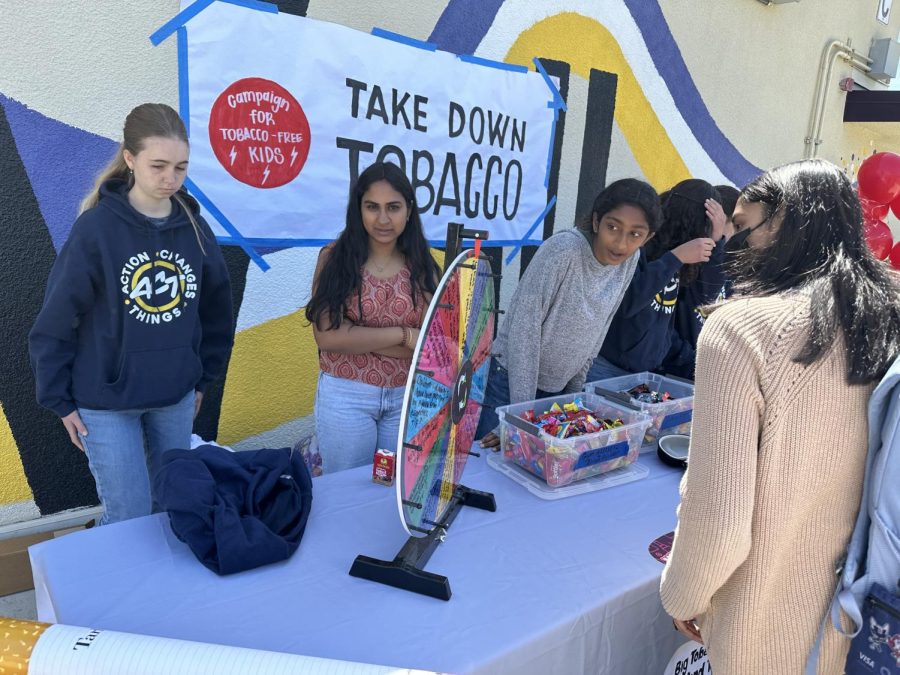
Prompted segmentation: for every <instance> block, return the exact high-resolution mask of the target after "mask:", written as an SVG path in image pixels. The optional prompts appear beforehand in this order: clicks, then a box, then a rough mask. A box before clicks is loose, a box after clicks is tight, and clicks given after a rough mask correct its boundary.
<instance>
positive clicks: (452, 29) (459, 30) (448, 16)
mask: <svg viewBox="0 0 900 675" xmlns="http://www.w3.org/2000/svg"><path fill="white" fill-rule="evenodd" d="M502 4H503V0H450V2H449V3H447V7H446V8H445V9H444V11H443V13H442V14H441V18H440V19H438V22H437V24H436V25H435V27H434V30H433V31H432V33H431V35H430V36H429V38H428V41H429V42H433V43H435V44H436V45H437V46H438V49H443V50H444V51H448V52H453V53H454V54H472V53H473V52H474V51H475V50H476V49H477V48H478V45H479V44H480V43H481V40H482V38H483V37H484V35H485V33H487V31H488V28H490V27H491V24H492V23H494V18H495V17H496V16H497V12H498V11H500V6H501V5H502Z"/></svg>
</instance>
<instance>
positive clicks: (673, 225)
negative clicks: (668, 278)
mask: <svg viewBox="0 0 900 675" xmlns="http://www.w3.org/2000/svg"><path fill="white" fill-rule="evenodd" d="M659 198H660V200H661V201H662V211H663V226H662V227H661V228H660V229H659V233H658V234H657V235H656V236H655V237H654V238H653V239H651V240H650V241H648V242H647V245H646V246H645V247H644V249H645V250H646V251H647V260H656V259H657V258H661V257H662V256H663V255H665V253H666V252H667V251H671V250H672V249H673V248H677V247H678V246H681V245H682V244H685V243H687V242H689V241H691V240H693V239H697V238H699V237H709V236H710V235H711V233H712V223H711V222H710V221H709V218H707V217H706V200H707V199H715V200H716V201H717V202H719V203H720V204H721V203H722V197H721V196H720V195H719V192H718V191H717V190H716V189H715V188H714V187H713V186H712V185H710V184H709V183H707V182H706V181H705V180H700V179H699V178H689V179H688V180H683V181H681V182H680V183H678V184H677V185H676V186H675V187H673V188H672V189H671V190H667V191H666V192H663V193H662V194H661V195H660V197H659ZM699 273H700V264H692V265H682V266H681V272H680V275H679V279H680V282H681V284H682V285H684V286H687V285H689V284H691V283H692V282H693V281H694V279H696V278H697V275H698V274H699Z"/></svg>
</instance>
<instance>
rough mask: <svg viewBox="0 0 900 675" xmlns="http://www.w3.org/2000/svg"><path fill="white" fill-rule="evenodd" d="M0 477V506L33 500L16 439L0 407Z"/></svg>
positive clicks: (0, 406)
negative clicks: (1, 477) (0, 477)
mask: <svg viewBox="0 0 900 675" xmlns="http://www.w3.org/2000/svg"><path fill="white" fill-rule="evenodd" d="M0 476H3V480H2V481H0V505H5V504H14V503H16V502H24V501H29V500H32V499H34V495H33V494H32V493H31V488H30V487H29V486H28V480H27V479H26V478H25V469H24V468H22V458H21V457H20V456H19V448H18V446H17V445H16V439H14V438H13V435H12V429H10V428H9V422H7V421H6V414H5V413H4V412H3V406H2V405H0Z"/></svg>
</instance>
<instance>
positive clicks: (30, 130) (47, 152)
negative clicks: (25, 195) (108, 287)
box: [0, 94, 117, 251]
mask: <svg viewBox="0 0 900 675" xmlns="http://www.w3.org/2000/svg"><path fill="white" fill-rule="evenodd" d="M0 105H2V106H3V109H4V111H5V112H6V118H7V120H8V121H9V126H10V129H11V130H12V134H13V137H14V138H15V141H16V149H17V150H18V153H19V157H20V158H21V159H22V163H23V164H24V165H25V171H26V173H27V174H28V178H29V180H30V181H31V189H32V190H33V191H34V195H35V197H36V198H37V201H38V205H39V206H40V209H41V214H42V215H43V216H44V222H46V223H47V229H48V230H50V237H51V239H52V240H53V246H54V248H56V250H57V251H59V249H60V248H61V247H62V245H63V243H65V241H66V237H68V236H69V230H70V229H71V228H72V223H73V222H74V220H75V217H76V215H77V214H78V204H79V202H81V200H82V198H83V197H84V195H85V194H86V193H87V191H88V190H89V189H90V188H91V185H93V182H94V176H95V175H96V174H97V173H98V172H99V171H100V169H102V168H103V167H104V166H106V164H107V162H109V160H110V158H111V157H112V156H113V153H115V151H116V146H117V144H116V143H115V141H112V140H110V139H108V138H105V137H103V136H98V135H96V134H92V133H89V132H87V131H83V130H81V129H77V128H75V127H72V126H69V125H68V124H63V123H62V122H58V121H57V120H54V119H51V118H49V117H46V116H44V115H42V114H40V113H39V112H36V111H34V110H31V109H30V108H28V107H27V106H25V105H23V104H22V103H19V102H18V101H15V100H13V99H11V98H8V97H6V96H4V95H3V94H0Z"/></svg>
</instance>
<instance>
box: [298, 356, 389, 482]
mask: <svg viewBox="0 0 900 675" xmlns="http://www.w3.org/2000/svg"><path fill="white" fill-rule="evenodd" d="M405 391H406V387H377V386H375V385H372V384H366V383H365V382H359V381H357V380H347V379H344V378H343V377H335V376H334V375H329V374H328V373H319V386H318V388H317V389H316V406H315V414H316V438H317V440H318V443H319V453H320V454H321V455H322V470H323V472H324V473H333V472H335V471H343V470H344V469H351V468H353V467H354V466H362V465H363V464H371V463H372V460H373V459H374V457H375V450H376V449H378V448H384V449H385V450H393V451H394V452H396V451H397V443H398V441H399V438H400V410H401V408H402V407H403V394H404V392H405Z"/></svg>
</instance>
